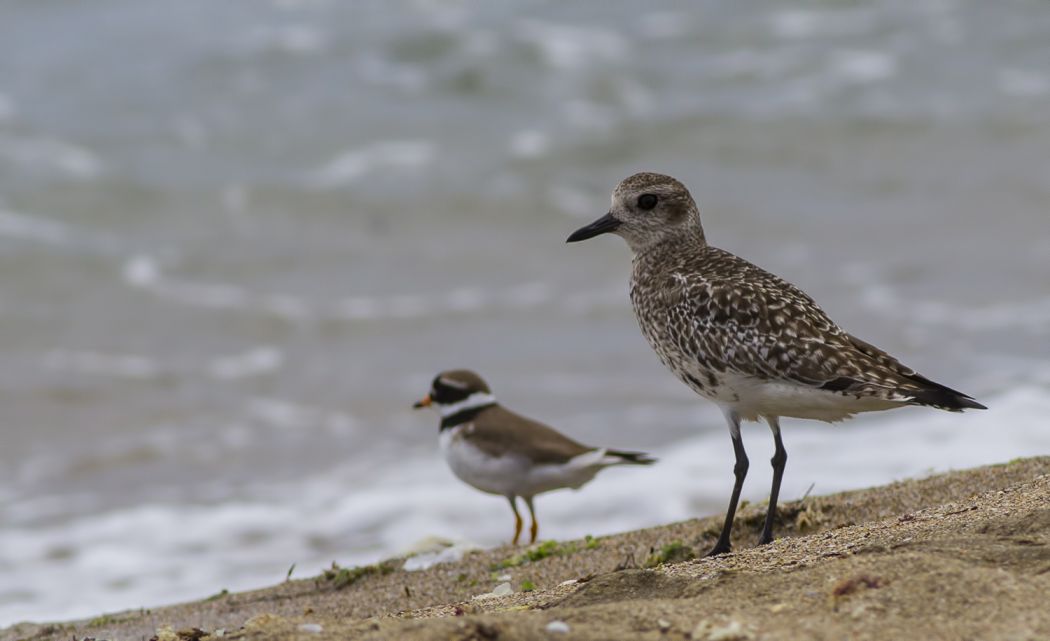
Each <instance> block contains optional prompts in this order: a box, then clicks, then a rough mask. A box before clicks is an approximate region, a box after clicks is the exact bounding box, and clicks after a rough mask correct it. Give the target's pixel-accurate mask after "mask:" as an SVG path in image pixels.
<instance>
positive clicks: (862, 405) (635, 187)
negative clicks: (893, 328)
mask: <svg viewBox="0 0 1050 641" xmlns="http://www.w3.org/2000/svg"><path fill="white" fill-rule="evenodd" d="M610 232H611V233H614V234H616V235H618V236H621V237H622V238H623V239H624V240H626V241H627V244H628V246H630V248H631V251H632V252H633V253H634V259H633V268H632V273H631V285H630V291H631V304H632V306H633V307H634V313H635V316H636V317H637V318H638V324H639V325H640V326H641V329H642V333H643V334H644V335H645V338H646V339H647V340H648V341H649V344H650V345H651V346H652V348H653V349H654V350H655V351H656V353H657V355H659V357H660V360H661V361H662V362H663V364H664V365H665V366H667V367H668V368H669V369H670V370H671V371H672V372H674V374H675V375H676V376H677V377H678V378H679V379H681V380H682V382H684V383H685V384H686V385H688V386H689V387H690V388H691V389H692V390H693V391H695V392H697V393H698V394H700V395H702V396H704V397H706V398H708V399H711V400H712V401H714V402H715V403H717V404H718V406H719V407H720V408H721V410H722V412H723V414H724V415H725V417H726V421H727V422H728V424H729V433H730V435H731V437H732V440H733V450H734V453H735V455H736V465H735V466H734V468H733V471H734V474H735V476H736V482H735V483H734V485H733V493H732V496H731V498H730V500H729V509H728V511H727V513H726V519H725V524H724V525H723V527H722V533H721V536H719V539H718V542H717V543H716V544H715V546H714V548H713V549H712V550H711V551H710V552H709V555H715V554H722V553H724V552H728V551H730V540H729V535H730V531H731V529H732V526H733V516H734V514H735V513H736V507H737V502H738V500H739V498H740V488H741V486H742V485H743V483H744V476H745V475H746V474H747V468H748V460H747V454H746V453H745V451H744V444H743V441H742V440H741V438H740V422H741V421H745V420H748V421H755V420H758V419H759V418H763V419H765V420H766V422H767V423H769V427H770V429H772V430H773V440H774V443H775V446H776V450H775V454H774V455H773V458H772V461H771V462H772V464H773V485H772V488H771V490H770V494H769V507H768V510H767V512H766V519H765V525H764V527H763V529H762V536H761V538H760V540H759V542H760V543H769V542H770V541H772V540H773V519H774V516H775V515H776V506H777V495H778V494H779V492H780V481H781V478H782V477H783V473H784V465H785V463H786V462H787V453H786V452H785V450H784V444H783V442H782V441H781V437H780V424H779V419H780V417H781V416H788V417H795V418H808V419H817V420H822V421H829V422H830V421H839V420H842V419H845V418H849V417H850V416H852V415H854V414H856V413H858V412H870V411H874V410H885V409H891V408H895V407H902V406H904V405H927V406H930V407H936V408H939V409H943V410H949V411H961V410H963V409H986V408H985V407H984V406H983V405H981V404H980V403H978V402H977V401H975V400H973V399H972V398H971V397H969V396H967V395H966V394H963V393H961V392H957V391H955V390H953V389H951V388H948V387H945V386H944V385H941V384H939V383H935V382H933V381H931V380H930V379H928V378H926V377H924V376H921V375H920V374H918V373H916V372H915V370H912V369H910V368H908V367H906V366H904V365H903V364H901V363H900V362H899V361H898V360H897V359H896V358H894V357H892V356H890V355H889V354H887V353H886V352H884V351H882V350H880V349H878V348H876V347H875V346H873V345H871V344H869V343H866V342H864V341H862V340H860V339H858V338H855V337H854V336H851V335H850V334H848V333H846V332H845V331H843V330H842V329H840V328H839V327H838V325H836V324H835V323H834V322H832V321H831V319H830V318H828V316H827V314H825V313H824V311H823V310H822V309H821V308H820V307H818V306H817V304H816V303H815V302H814V301H813V299H812V298H810V297H809V296H807V295H806V294H805V293H804V292H802V291H801V290H799V289H798V288H796V287H795V286H793V285H791V284H790V283H788V282H786V281H784V280H782V279H780V278H778V277H777V276H774V275H773V274H770V273H769V272H767V271H764V270H762V269H760V268H759V267H756V266H755V265H752V264H751V263H749V262H747V261H746V260H744V259H742V258H738V257H737V256H734V255H733V254H730V253H729V252H726V251H723V250H721V249H717V248H715V247H712V246H710V245H708V244H707V240H706V239H705V238H704V231H703V228H702V227H701V225H700V212H699V210H698V209H697V207H696V204H695V203H694V202H693V198H692V196H690V194H689V191H688V190H687V189H686V188H685V186H684V185H683V184H682V183H680V182H678V181H677V180H675V179H674V178H671V177H670V176H663V175H660V174H654V173H639V174H635V175H633V176H630V177H629V178H627V179H625V180H624V181H623V182H621V183H620V184H619V185H617V187H616V189H615V191H613V194H612V209H611V210H610V211H609V213H608V214H606V215H605V216H603V217H601V218H599V219H598V220H596V221H595V222H594V223H592V224H590V225H588V226H586V227H583V228H582V229H579V230H578V231H576V232H575V233H573V234H572V235H571V236H569V239H568V242H576V241H581V240H586V239H588V238H592V237H594V236H598V235H599V234H604V233H610Z"/></svg>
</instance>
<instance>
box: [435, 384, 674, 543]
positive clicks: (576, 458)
mask: <svg viewBox="0 0 1050 641" xmlns="http://www.w3.org/2000/svg"><path fill="white" fill-rule="evenodd" d="M431 406H434V407H435V408H437V410H438V411H439V412H440V413H441V450H442V451H443V452H444V454H445V460H446V461H448V465H449V467H450V468H452V472H453V473H454V474H455V475H456V476H457V477H459V479H460V480H461V481H463V482H464V483H467V484H468V485H471V486H473V487H475V488H477V489H479V490H481V491H482V492H487V493H489V494H498V495H500V496H505V497H507V501H509V502H510V507H511V509H512V510H514V544H515V545H517V543H518V537H519V536H520V535H521V527H522V521H521V515H520V514H518V506H517V498H518V497H521V498H522V499H524V500H525V505H526V506H528V508H529V514H530V515H531V517H532V527H531V529H530V537H529V542H530V543H533V542H535V541H536V533H537V531H538V530H539V525H538V523H537V521H536V510H535V508H534V507H533V498H534V497H535V496H536V495H537V494H542V493H543V492H550V491H551V490H557V489H561V488H566V487H571V488H573V489H578V488H580V487H582V486H583V485H584V484H585V483H587V482H588V481H590V480H591V479H593V478H594V475H595V474H597V473H598V472H599V471H600V470H602V469H604V468H607V467H611V466H613V465H625V464H626V465H648V464H650V463H653V462H654V459H652V458H649V457H648V456H647V455H646V454H644V453H642V452H625V451H622V450H612V449H608V448H604V447H588V446H586V445H581V444H580V443H577V442H576V441H574V440H572V439H571V438H569V437H567V436H565V435H563V434H561V433H559V432H557V431H555V430H554V429H552V428H550V427H548V426H546V425H544V424H542V423H539V422H537V421H534V420H532V419H529V418H525V417H524V416H520V415H518V414H515V413H514V412H511V411H510V410H508V409H505V408H504V407H503V406H501V405H500V404H498V403H497V402H496V397H495V396H493V395H492V390H490V389H489V386H488V385H487V384H486V383H485V381H484V380H482V379H481V377H480V376H478V375H477V374H475V373H474V372H471V371H468V370H451V371H447V372H442V373H441V374H438V375H437V377H436V378H435V379H434V382H433V383H432V384H431V387H430V393H429V394H428V395H427V396H425V397H424V398H423V400H421V401H419V402H418V403H416V404H415V407H416V408H417V409H418V408H421V407H431Z"/></svg>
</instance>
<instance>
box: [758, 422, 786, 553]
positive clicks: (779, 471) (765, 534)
mask: <svg viewBox="0 0 1050 641" xmlns="http://www.w3.org/2000/svg"><path fill="white" fill-rule="evenodd" d="M766 422H768V423H769V429H771V430H773V442H774V443H776V447H777V449H776V452H774V453H773V458H771V459H769V462H770V463H772V464H773V488H772V489H771V490H769V508H768V509H767V510H766V524H765V526H764V527H763V528H762V538H760V539H759V540H758V544H759V545H765V544H766V543H772V542H773V517H775V516H776V514H777V498H779V497H780V479H782V478H784V466H786V465H787V460H788V453H787V450H785V449H784V441H782V440H781V439H780V419H779V418H778V417H776V416H767V417H766Z"/></svg>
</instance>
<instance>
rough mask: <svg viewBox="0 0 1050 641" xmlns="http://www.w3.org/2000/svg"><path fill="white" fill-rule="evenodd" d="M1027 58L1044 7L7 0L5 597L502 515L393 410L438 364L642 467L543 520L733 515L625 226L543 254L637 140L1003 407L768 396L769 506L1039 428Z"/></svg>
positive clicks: (1011, 452) (1035, 436) (750, 252)
mask: <svg viewBox="0 0 1050 641" xmlns="http://www.w3.org/2000/svg"><path fill="white" fill-rule="evenodd" d="M1048 59H1050V14H1047V13H1046V12H1045V10H1044V7H1043V5H1042V4H1041V3H1038V2H1034V1H1032V2H1015V3H1010V4H1009V5H1008V6H1007V5H1002V6H1001V5H995V6H992V5H990V4H988V3H982V2H979V1H978V0H938V1H931V2H922V3H913V2H905V1H904V0H892V1H888V2H854V3H829V2H806V3H798V4H794V5H790V6H788V5H784V4H782V3H777V2H772V1H771V0H770V1H766V2H752V3H734V2H730V1H729V0H719V1H714V0H710V1H707V2H701V3H694V4H693V5H690V6H689V7H685V6H684V5H682V4H681V3H671V2H655V3H648V4H646V5H645V7H644V8H640V7H639V5H637V3H627V2H607V3H603V4H602V7H601V10H600V11H599V10H598V9H596V8H595V7H592V6H589V5H580V4H568V5H567V4H565V3H557V2H517V3H510V2H490V3H484V4H482V3H475V4H469V3H455V2H446V1H441V0H429V1H424V0H419V1H416V2H408V1H406V2H355V3H338V2H334V1H333V0H273V1H271V2H259V1H256V0H251V1H249V0H229V1H227V2H224V3H219V4H217V3H212V2H205V1H203V0H186V1H184V2H180V3H177V4H170V5H165V6H163V7H162V6H160V5H159V4H156V3H141V2H132V1H131V0H106V1H104V2H95V3H78V2H73V1H72V0H54V1H52V2H46V3H44V2H31V1H29V0H24V1H13V2H6V3H2V4H0V273H2V274H3V275H2V276H0V283H2V285H0V287H2V289H0V294H2V295H0V345H2V346H3V358H2V359H0V395H2V404H0V407H2V409H0V430H2V432H0V434H2V441H0V624H8V623H13V622H16V621H21V620H57V619H66V618H71V617H81V616H92V615H95V614H98V613H99V612H102V611H114V610H121V609H128V608H138V607H149V606H156V605H161V604H165V603H171V602H176V601H180V600H186V599H193V598H200V597H205V596H208V595H210V594H214V593H216V592H218V591H220V590H222V589H230V590H236V589H243V588H250V587H257V586H263V585H267V584H271V583H274V582H277V581H279V580H282V579H283V578H284V576H285V574H286V572H287V570H288V568H289V567H290V566H291V565H292V564H293V563H294V564H296V571H295V576H308V575H312V574H316V573H318V572H319V571H320V569H321V568H322V567H324V566H327V565H328V564H329V563H330V562H331V561H333V560H336V561H338V562H340V563H342V564H352V563H358V562H368V561H372V560H375V559H378V558H381V557H385V556H389V555H391V554H396V553H398V552H399V551H402V550H405V549H406V548H408V547H410V546H411V545H412V544H413V543H414V542H416V541H417V540H418V539H420V538H422V537H423V536H426V535H438V536H445V537H449V538H452V539H457V540H465V541H471V542H474V543H477V544H480V545H486V546H488V545H496V544H499V543H501V542H504V541H506V540H507V539H508V538H509V535H510V533H511V532H510V530H511V518H510V516H509V514H508V513H507V509H506V506H505V504H504V501H503V500H502V499H499V498H493V497H488V496H484V495H481V494H478V493H476V492H473V491H472V490H470V489H469V488H466V487H465V486H462V485H461V484H459V483H458V482H457V481H456V480H455V479H454V478H453V477H452V475H451V473H450V472H449V471H448V470H447V469H446V468H445V467H444V464H443V462H442V461H441V460H440V458H439V456H438V452H437V419H436V418H435V417H434V416H433V415H431V414H429V413H416V412H413V411H412V410H411V409H410V406H411V404H412V402H413V401H415V400H416V399H417V398H418V397H420V396H421V395H422V394H424V393H425V392H426V391H427V388H428V385H429V381H430V379H431V378H432V377H433V375H434V374H435V373H437V372H438V371H439V370H441V369H445V368H451V367H471V368H474V369H476V370H478V371H479V372H481V373H482V374H483V375H484V376H486V378H487V379H488V380H489V382H490V383H491V384H492V386H493V387H494V390H495V392H496V394H497V395H498V396H499V397H500V398H501V400H502V401H503V402H504V403H505V404H506V405H508V406H509V407H511V408H513V409H516V410H518V411H521V412H523V413H526V414H529V415H532V416H536V417H537V418H541V419H543V420H545V421H546V422H549V423H551V424H553V425H556V426H558V427H559V428H561V429H562V430H563V431H565V432H567V433H570V434H572V435H573V436H575V437H577V438H578V439H580V440H584V441H587V442H591V443H594V444H601V445H610V446H616V447H622V448H634V449H643V450H647V451H650V452H652V453H653V454H654V455H656V456H657V457H658V458H659V459H660V462H659V464H658V465H656V466H653V467H652V468H647V469H636V470H631V469H613V470H608V471H606V472H603V473H602V474H601V475H600V476H599V477H598V479H596V480H595V481H594V482H593V483H592V484H591V485H589V486H587V487H585V488H584V489H583V490H581V491H579V492H561V493H555V494H551V495H548V496H544V497H541V498H540V499H539V500H538V501H537V505H538V509H539V511H540V517H541V528H542V536H545V537H580V536H583V535H585V534H594V535H599V534H605V533H610V532H615V531H620V530H625V529H631V528H637V527H643V526H649V525H655V524H659V523H663V522H667V521H671V520H679V519H685V518H690V517H692V516H698V515H706V514H714V513H720V512H721V511H722V510H723V509H724V503H725V501H726V500H727V497H728V492H729V489H730V487H731V484H732V474H731V468H732V460H731V459H732V455H731V448H730V445H729V439H728V437H727V435H726V433H725V428H724V425H723V422H722V419H721V417H720V416H719V414H718V412H717V411H716V410H715V409H714V408H713V407H712V406H711V405H710V404H707V403H705V402H704V401H702V400H701V399H698V398H696V397H695V396H694V395H692V394H691V393H690V392H689V391H688V390H687V389H685V388H684V387H683V386H681V385H680V384H679V383H678V382H677V381H676V380H675V379H674V378H673V377H672V376H671V375H670V374H668V373H667V372H665V371H664V370H663V369H662V367H661V366H660V365H659V363H658V362H657V360H656V357H655V356H654V355H653V354H652V353H651V352H650V350H649V348H648V347H647V346H646V345H645V342H644V340H643V339H642V337H641V336H640V334H639V332H638V330H637V328H636V326H635V323H634V319H633V317H632V315H631V311H630V308H629V303H628V301H627V293H626V282H627V277H628V271H629V255H628V251H627V249H626V247H625V246H624V245H623V243H622V241H620V240H619V239H616V238H603V239H596V240H594V241H591V242H588V243H585V244H583V245H578V246H566V245H565V244H564V239H565V237H566V236H567V235H568V234H569V233H570V232H571V231H572V230H574V229H575V228H577V227H579V226H580V225H582V224H584V223H586V222H589V221H590V220H592V219H594V218H596V217H598V216H599V215H601V214H602V213H604V211H605V209H606V207H607V203H608V193H609V191H610V190H611V189H612V187H613V186H614V185H615V183H616V182H617V181H618V180H619V179H620V178H622V177H624V176H626V175H627V174H629V173H632V172H634V171H638V170H643V169H645V170H656V171H662V172H666V173H671V174H673V175H675V176H677V177H679V178H680V179H682V180H683V181H684V182H685V183H686V184H687V185H689V186H690V188H691V189H692V191H693V194H694V196H696V198H697V200H698V202H699V204H700V206H701V210H702V212H703V219H704V224H705V228H706V230H707V234H708V237H709V239H710V240H711V241H712V242H713V243H714V244H716V245H718V246H721V247H724V248H726V249H729V250H731V251H734V252H736V253H738V254H740V255H743V256H745V257H747V258H749V259H751V260H753V261H754V262H756V263H758V264H760V265H762V266H764V267H766V268H767V269H770V270H772V271H774V272H777V273H779V274H781V275H783V276H784V277H786V278H788V279H789V280H791V281H793V282H795V283H796V284H798V285H800V286H801V287H803V288H804V289H805V290H806V291H807V292H809V293H810V294H811V295H813V296H814V297H815V298H816V299H817V300H818V301H820V302H821V303H822V304H823V305H824V307H825V308H826V309H827V310H828V312H829V313H830V314H831V316H832V317H833V318H835V319H836V320H838V321H839V322H840V323H841V324H842V325H844V326H845V327H846V328H848V329H849V330H850V331H851V332H853V333H855V334H857V335H859V336H861V337H862V338H864V339H866V340H869V341H870V342H873V343H875V344H877V345H879V346H881V347H883V348H885V349H887V350H889V351H891V352H893V353H895V354H897V355H899V356H900V357H901V358H902V359H903V360H904V361H905V362H907V363H909V364H910V365H912V366H914V367H916V368H917V369H919V370H920V371H922V372H923V373H924V374H926V375H928V376H930V377H932V378H934V379H935V380H938V381H941V382H943V383H945V384H948V385H950V386H952V387H955V388H958V389H961V390H964V391H966V392H968V393H970V394H973V395H974V396H975V397H977V398H978V399H979V400H981V401H982V402H984V403H985V404H986V405H988V406H989V407H990V408H991V409H990V410H989V411H988V412H980V413H978V412H972V413H967V414H965V415H951V414H946V413H941V412H936V411H933V410H924V409H919V408H914V409H905V410H899V411H895V412H890V413H883V414H879V415H872V416H864V417H861V418H859V419H856V420H854V421H851V422H848V423H844V424H839V425H835V426H828V425H823V424H812V423H806V422H802V421H790V420H788V421H785V425H784V429H785V441H786V445H787V448H788V452H789V455H790V463H789V466H788V469H787V474H786V477H785V487H784V491H783V493H784V497H785V498H786V499H792V498H797V497H799V496H801V495H802V494H804V493H805V492H806V491H807V489H809V488H810V486H811V485H812V486H813V491H814V492H817V493H824V492H831V491H835V490H839V489H846V488H855V487H864V486H868V485H872V484H877V483H884V482H888V481H891V480H894V479H899V478H903V477H907V476H916V475H923V474H927V473H930V472H932V471H941V470H948V469H954V468H962V467H967V466H972V465H978V464H982V463H993V462H1001V461H1006V460H1009V459H1011V458H1014V457H1018V456H1028V455H1037V454H1046V453H1048V452H1050V425H1048V424H1047V418H1046V417H1047V416H1048V415H1050V71H1048V69H1047V67H1046V64H1045V61H1046V60H1048ZM744 436H745V440H746V443H747V445H748V448H749V453H750V455H751V459H752V461H754V462H755V464H754V465H752V472H751V475H750V476H749V479H748V482H747V484H746V486H745V496H746V497H747V498H749V499H759V500H761V499H763V498H764V497H765V495H766V493H767V491H768V483H769V476H770V472H769V470H768V469H767V466H765V465H762V464H760V462H761V461H764V460H765V459H766V458H768V456H769V455H770V454H771V453H772V447H771V443H770V441H771V439H770V438H769V435H768V430H766V428H764V427H763V426H761V425H757V426H756V425H749V426H746V427H745V432H744Z"/></svg>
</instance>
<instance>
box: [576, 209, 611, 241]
mask: <svg viewBox="0 0 1050 641" xmlns="http://www.w3.org/2000/svg"><path fill="white" fill-rule="evenodd" d="M622 224H623V223H622V222H620V220H618V219H617V218H614V217H613V215H612V212H609V213H608V214H605V215H604V216H602V217H601V218H599V219H598V220H596V221H594V222H593V223H591V224H590V225H587V226H586V227H581V228H580V229H577V230H576V231H574V232H573V233H572V236H569V239H568V240H566V241H565V242H567V243H578V242H580V241H581V240H587V239H588V238H594V237H595V236H601V235H602V234H608V233H609V232H611V231H615V230H616V228H618V227H619V226H620V225H622Z"/></svg>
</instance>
